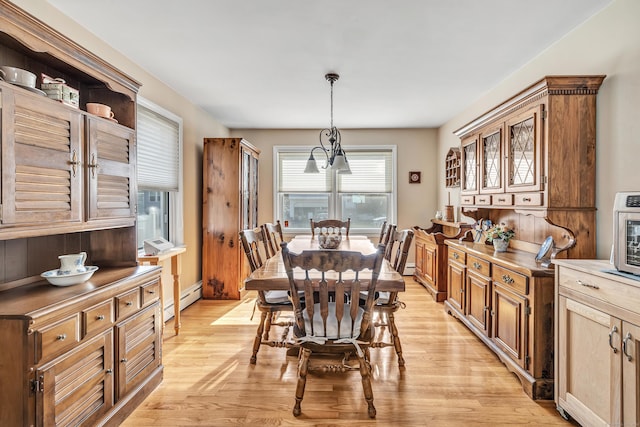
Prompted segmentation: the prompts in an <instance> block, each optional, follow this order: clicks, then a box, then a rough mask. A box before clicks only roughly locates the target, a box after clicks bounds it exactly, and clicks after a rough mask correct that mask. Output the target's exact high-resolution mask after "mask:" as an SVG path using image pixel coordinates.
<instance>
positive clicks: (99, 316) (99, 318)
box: [96, 314, 104, 320]
mask: <svg viewBox="0 0 640 427" xmlns="http://www.w3.org/2000/svg"><path fill="white" fill-rule="evenodd" d="M96 320H104V314H99V315H97V316H96Z"/></svg>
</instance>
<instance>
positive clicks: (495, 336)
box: [491, 281, 529, 369]
mask: <svg viewBox="0 0 640 427" xmlns="http://www.w3.org/2000/svg"><path fill="white" fill-rule="evenodd" d="M528 306H529V302H528V300H527V298H525V297H523V296H522V295H519V294H517V293H515V292H513V291H512V290H511V289H510V288H507V287H506V286H503V285H502V284H500V283H499V282H495V281H494V282H493V285H492V293H491V340H492V341H493V342H494V343H495V344H496V345H497V346H498V347H499V348H500V349H501V350H502V351H504V352H505V353H506V354H507V355H508V356H509V357H511V359H513V360H514V361H515V362H516V363H517V364H518V365H519V366H520V367H522V368H523V369H528V366H527V365H528V363H527V353H528V349H527V348H526V343H527V333H528V329H529V328H528V322H527V315H528V314H527V313H528Z"/></svg>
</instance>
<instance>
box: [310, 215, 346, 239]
mask: <svg viewBox="0 0 640 427" xmlns="http://www.w3.org/2000/svg"><path fill="white" fill-rule="evenodd" d="M309 222H310V225H311V237H314V236H315V235H316V230H317V229H323V228H325V229H327V230H329V232H330V233H336V234H338V233H339V234H342V235H343V236H344V237H349V228H351V218H347V220H346V221H342V220H341V219H323V220H320V221H314V220H313V219H310V220H309ZM343 229H344V233H343V232H342V230H343Z"/></svg>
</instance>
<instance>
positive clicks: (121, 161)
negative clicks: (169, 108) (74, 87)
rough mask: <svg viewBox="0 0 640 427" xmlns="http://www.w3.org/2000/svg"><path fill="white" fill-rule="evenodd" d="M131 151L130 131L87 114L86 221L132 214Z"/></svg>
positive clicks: (132, 181) (132, 176)
mask: <svg viewBox="0 0 640 427" xmlns="http://www.w3.org/2000/svg"><path fill="white" fill-rule="evenodd" d="M135 154H136V152H135V133H134V131H133V130H131V129H129V128H126V127H124V126H120V125H117V124H115V123H110V122H108V121H107V120H106V119H101V118H97V117H91V116H89V115H87V155H86V160H85V161H86V165H87V172H86V173H87V211H88V217H87V220H89V221H90V220H93V219H100V218H133V217H135V206H136V199H135V197H136V195H137V188H136V175H135V173H136V171H135V157H136V155H135Z"/></svg>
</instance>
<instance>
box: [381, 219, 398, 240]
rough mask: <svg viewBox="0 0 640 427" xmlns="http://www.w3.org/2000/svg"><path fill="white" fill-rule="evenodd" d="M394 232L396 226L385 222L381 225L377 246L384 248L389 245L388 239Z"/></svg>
mask: <svg viewBox="0 0 640 427" xmlns="http://www.w3.org/2000/svg"><path fill="white" fill-rule="evenodd" d="M395 232H396V225H395V224H387V222H386V221H385V222H384V223H383V224H382V227H381V228H380V237H379V238H378V244H379V245H385V246H386V245H387V243H389V238H390V237H391V235H392V234H393V233H395Z"/></svg>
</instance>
